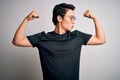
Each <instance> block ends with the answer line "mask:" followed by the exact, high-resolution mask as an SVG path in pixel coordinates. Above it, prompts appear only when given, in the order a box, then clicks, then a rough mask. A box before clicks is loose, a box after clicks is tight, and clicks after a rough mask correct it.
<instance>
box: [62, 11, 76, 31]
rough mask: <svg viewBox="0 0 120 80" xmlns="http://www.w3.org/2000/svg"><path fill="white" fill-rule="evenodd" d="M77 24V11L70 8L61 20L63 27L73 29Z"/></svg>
mask: <svg viewBox="0 0 120 80" xmlns="http://www.w3.org/2000/svg"><path fill="white" fill-rule="evenodd" d="M74 24H75V13H74V11H73V10H70V9H68V10H67V12H66V14H65V16H64V18H62V21H61V27H62V28H63V29H65V30H66V31H71V30H72V28H73V27H74Z"/></svg>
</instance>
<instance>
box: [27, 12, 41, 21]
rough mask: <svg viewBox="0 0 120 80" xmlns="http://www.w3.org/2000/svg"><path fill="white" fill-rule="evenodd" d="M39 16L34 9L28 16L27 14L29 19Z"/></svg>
mask: <svg viewBox="0 0 120 80" xmlns="http://www.w3.org/2000/svg"><path fill="white" fill-rule="evenodd" d="M36 18H39V15H38V13H37V12H36V11H32V12H31V13H30V14H29V15H28V16H26V19H27V20H28V21H31V20H33V19H36Z"/></svg>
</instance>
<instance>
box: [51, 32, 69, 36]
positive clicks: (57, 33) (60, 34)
mask: <svg viewBox="0 0 120 80" xmlns="http://www.w3.org/2000/svg"><path fill="white" fill-rule="evenodd" d="M52 32H53V33H54V34H55V35H58V36H62V35H66V34H67V33H68V32H69V31H66V32H65V33H63V34H59V33H56V32H55V31H52Z"/></svg>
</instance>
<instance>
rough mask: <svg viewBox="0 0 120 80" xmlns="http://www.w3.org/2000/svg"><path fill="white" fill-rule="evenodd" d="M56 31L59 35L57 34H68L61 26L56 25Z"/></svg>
mask: <svg viewBox="0 0 120 80" xmlns="http://www.w3.org/2000/svg"><path fill="white" fill-rule="evenodd" d="M54 31H55V32H56V33H57V34H64V33H66V32H67V30H65V29H63V28H62V27H61V26H59V25H56V26H55V29H54Z"/></svg>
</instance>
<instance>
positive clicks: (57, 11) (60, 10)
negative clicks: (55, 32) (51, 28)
mask: <svg viewBox="0 0 120 80" xmlns="http://www.w3.org/2000/svg"><path fill="white" fill-rule="evenodd" d="M67 9H71V10H74V9H75V6H74V5H72V4H66V3H60V4H58V5H55V7H54V8H53V17H52V22H53V23H54V25H56V24H57V22H58V20H57V16H61V17H62V18H64V16H65V14H66V12H67Z"/></svg>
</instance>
